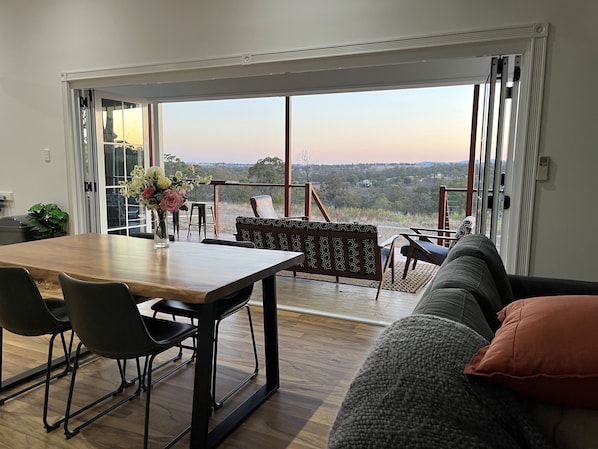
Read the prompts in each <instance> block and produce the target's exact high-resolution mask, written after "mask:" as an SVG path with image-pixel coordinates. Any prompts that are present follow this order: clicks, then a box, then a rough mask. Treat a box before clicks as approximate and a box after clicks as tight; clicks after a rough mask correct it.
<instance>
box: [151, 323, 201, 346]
mask: <svg viewBox="0 0 598 449" xmlns="http://www.w3.org/2000/svg"><path fill="white" fill-rule="evenodd" d="M143 321H144V323H145V327H147V331H148V333H149V334H150V336H151V337H152V338H153V339H154V340H156V342H157V343H158V344H159V345H166V346H171V345H172V341H173V340H180V339H181V338H186V337H192V336H193V335H194V334H195V332H196V331H197V329H196V328H195V327H194V326H192V325H190V324H186V323H178V322H176V321H170V320H161V319H159V318H149V317H143Z"/></svg>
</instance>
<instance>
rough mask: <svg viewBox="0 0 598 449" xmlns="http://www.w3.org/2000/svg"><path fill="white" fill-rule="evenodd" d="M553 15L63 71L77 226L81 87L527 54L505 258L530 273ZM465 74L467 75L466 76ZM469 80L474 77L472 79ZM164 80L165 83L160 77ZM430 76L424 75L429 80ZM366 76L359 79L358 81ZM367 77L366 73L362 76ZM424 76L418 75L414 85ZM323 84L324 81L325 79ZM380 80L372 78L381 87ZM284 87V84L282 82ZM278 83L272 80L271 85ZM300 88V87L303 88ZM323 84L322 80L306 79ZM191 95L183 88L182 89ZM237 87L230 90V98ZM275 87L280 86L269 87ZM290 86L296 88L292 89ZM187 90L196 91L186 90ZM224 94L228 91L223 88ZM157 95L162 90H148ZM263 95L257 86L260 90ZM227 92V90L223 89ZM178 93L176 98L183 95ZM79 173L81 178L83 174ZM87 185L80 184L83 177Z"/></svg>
mask: <svg viewBox="0 0 598 449" xmlns="http://www.w3.org/2000/svg"><path fill="white" fill-rule="evenodd" d="M548 28H549V27H548V24H547V23H532V24H524V25H514V26H511V27H503V28H497V29H496V28H495V29H482V30H467V31H463V32H454V33H445V34H437V35H429V36H420V37H411V38H403V39H397V40H389V41H382V42H365V43H360V44H351V45H338V46H328V47H318V48H307V49H299V50H290V51H284V52H278V53H276V52H273V53H263V54H259V53H256V54H251V55H247V54H243V55H237V56H231V57H224V58H214V59H204V60H197V61H182V62H178V63H177V62H174V63H168V64H160V63H156V64H146V65H143V66H141V65H140V66H128V67H120V68H113V69H98V70H83V71H71V72H65V73H63V74H62V82H63V103H64V106H65V107H64V111H65V128H66V129H65V133H66V147H67V165H68V167H67V171H68V174H69V192H70V198H69V203H70V208H71V210H72V211H73V213H72V215H73V228H74V229H73V231H74V232H75V233H76V232H78V231H79V230H80V229H81V218H80V217H79V214H80V213H81V211H82V210H83V209H81V208H82V201H81V198H80V195H78V193H77V192H76V190H78V189H75V188H73V187H74V186H73V185H72V182H70V180H71V179H72V180H73V181H74V182H76V181H77V179H78V177H77V154H76V151H75V148H76V144H75V142H74V141H73V136H74V133H73V131H74V129H73V128H74V127H73V119H74V116H73V115H74V114H73V103H72V101H73V99H72V92H73V90H74V89H85V88H103V89H110V88H121V89H124V91H130V92H140V91H139V90H135V89H141V88H149V89H151V88H152V85H153V87H155V88H156V89H164V83H169V82H171V83H179V84H180V87H181V88H184V87H185V86H186V85H187V84H189V83H193V82H202V81H204V82H205V81H208V80H217V81H222V80H230V79H233V78H234V79H236V81H237V82H236V83H235V84H236V85H243V84H244V83H239V82H238V80H239V79H242V78H245V77H246V79H248V80H249V79H252V80H255V79H258V81H259V80H261V79H262V78H263V81H264V83H265V84H268V80H269V78H270V77H271V76H272V74H291V75H297V76H301V75H306V74H307V75H309V74H313V76H317V74H318V73H319V72H321V71H325V70H339V71H340V70H342V69H339V67H348V68H355V67H357V68H359V67H361V68H365V69H367V68H369V67H381V66H384V65H391V64H397V65H399V64H408V63H413V64H417V63H418V62H421V61H424V60H434V61H443V60H449V59H451V58H466V57H471V58H475V57H479V56H484V55H486V56H487V55H489V54H492V55H500V54H521V55H522V67H523V71H522V76H521V89H520V92H519V94H520V111H519V120H518V127H517V130H516V137H515V139H516V150H515V154H514V173H513V177H512V187H513V190H512V193H511V198H512V205H513V206H515V205H518V207H513V206H512V209H513V210H511V212H510V216H511V223H510V226H509V227H508V228H509V229H508V232H509V235H508V242H509V248H508V249H507V251H505V252H504V255H503V260H504V262H505V266H506V268H507V271H508V272H510V273H515V274H527V273H528V271H529V262H530V253H531V232H532V222H533V209H534V196H535V172H536V165H537V164H536V161H537V158H538V153H539V135H540V124H541V109H542V97H543V87H544V78H545V65H546V51H547V39H548V31H549V29H548ZM461 82H463V80H461ZM469 82H470V83H472V84H473V83H474V82H472V81H471V80H470V81H469ZM160 83H161V84H160ZM422 83H423V82H422ZM357 84H359V83H357ZM363 84H365V81H363ZM417 85H419V84H418V80H416V79H412V86H411V87H414V86H417ZM321 87H322V89H323V88H324V87H323V86H321ZM375 87H377V86H370V88H375ZM279 88H280V87H279ZM270 89H272V88H270ZM296 89H299V88H296ZM305 89H306V90H307V89H310V91H316V90H317V86H313V85H312V86H307V85H306V86H305ZM178 92H179V94H178V95H184V94H185V92H184V91H178ZM197 92H198V91H196V96H195V97H194V98H190V97H185V98H186V99H187V100H188V101H192V100H196V99H200V97H201V98H210V95H212V97H211V98H215V97H214V95H215V93H210V92H206V93H203V96H202V95H200V94H199V93H197ZM242 94H244V95H246V96H249V94H248V93H240V94H236V93H234V92H229V93H228V95H229V98H230V97H232V96H234V95H242ZM269 94H270V95H273V94H276V92H273V91H272V90H270V92H269ZM288 94H291V92H288ZM173 95H175V94H173ZM186 95H189V93H188V92H187V93H186ZM220 95H222V93H221V94H220ZM143 96H144V97H145V98H149V101H150V102H152V103H153V102H159V100H157V99H156V98H150V97H149V95H143ZM254 96H257V94H254ZM220 98H224V97H222V96H221V97H220ZM180 99H181V98H180V97H178V98H177V97H176V96H173V98H172V100H180ZM79 180H80V179H79ZM78 185H80V184H78Z"/></svg>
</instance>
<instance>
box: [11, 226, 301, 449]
mask: <svg viewBox="0 0 598 449" xmlns="http://www.w3.org/2000/svg"><path fill="white" fill-rule="evenodd" d="M303 260H304V255H303V253H300V252H293V251H279V250H267V249H254V248H241V247H236V246H228V245H208V244H202V243H195V242H184V241H176V242H171V244H170V246H169V247H168V248H161V249H155V248H154V246H153V241H151V240H146V239H137V238H132V237H128V236H125V235H115V234H99V233H88V234H75V235H67V236H63V237H56V238H51V239H44V240H37V241H30V242H22V243H15V244H11V245H4V246H0V265H9V266H22V267H25V268H27V269H28V270H29V272H30V273H31V275H32V277H33V278H34V279H41V280H46V281H52V282H58V281H57V280H58V275H59V274H60V273H67V274H68V275H70V276H72V277H75V278H77V279H83V280H89V281H98V282H124V283H125V284H126V285H127V286H128V288H129V290H130V291H131V293H132V294H133V295H135V296H140V297H162V298H168V299H174V300H179V301H184V302H187V303H192V304H198V305H200V307H199V308H200V323H201V326H199V332H198V337H197V358H196V360H195V372H194V380H193V382H194V385H193V398H192V412H191V424H190V426H189V428H188V429H186V431H185V432H183V433H181V434H180V435H179V436H178V437H177V438H179V439H180V438H182V437H183V436H184V435H185V434H186V433H187V432H190V438H189V441H190V447H191V448H212V447H215V446H217V445H218V444H220V443H221V442H222V441H223V440H224V439H225V438H226V437H227V436H228V435H229V434H230V433H231V432H233V431H234V429H235V428H237V427H238V426H239V425H240V424H241V423H242V422H243V421H245V419H246V418H247V417H248V416H249V415H250V414H251V413H252V412H253V411H255V410H256V409H257V408H258V407H259V406H260V405H261V404H262V403H264V402H265V401H266V400H267V399H268V398H269V397H270V396H271V395H272V394H273V393H274V392H276V391H277V390H278V388H279V386H280V376H279V350H278V320H277V298H276V273H277V272H278V271H280V270H284V269H289V268H291V267H293V266H294V265H296V264H299V263H301V262H303ZM258 281H261V282H262V301H263V304H262V305H263V307H262V309H263V319H264V352H265V383H264V384H263V385H261V386H260V387H259V388H258V389H257V390H256V391H255V392H253V393H252V394H251V395H250V396H248V397H247V398H244V400H243V402H242V403H241V404H240V405H238V406H237V407H236V408H234V410H230V411H229V413H228V414H227V415H226V417H225V418H224V419H222V420H219V421H218V422H217V424H215V425H213V426H210V419H211V415H212V409H211V405H212V404H211V394H210V392H211V389H210V386H211V382H212V358H213V336H214V328H215V319H216V315H215V309H216V307H215V305H216V304H217V302H218V301H219V300H220V299H221V298H223V297H225V296H226V295H228V294H230V293H233V292H235V291H237V290H239V289H241V288H243V287H246V286H248V285H251V284H253V283H256V282H258ZM225 408H226V407H224V408H221V409H219V410H218V414H219V415H220V414H221V413H223V412H225Z"/></svg>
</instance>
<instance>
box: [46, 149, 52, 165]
mask: <svg viewBox="0 0 598 449" xmlns="http://www.w3.org/2000/svg"><path fill="white" fill-rule="evenodd" d="M50 160H51V155H50V149H49V148H46V149H44V161H46V162H50Z"/></svg>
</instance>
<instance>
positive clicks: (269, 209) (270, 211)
mask: <svg viewBox="0 0 598 449" xmlns="http://www.w3.org/2000/svg"><path fill="white" fill-rule="evenodd" d="M249 202H250V203H251V208H252V209H253V213H254V214H255V216H256V217H259V218H278V214H277V213H276V211H275V210H274V205H273V204H272V197H271V196H270V195H258V196H252V197H251V198H250V199H249Z"/></svg>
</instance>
